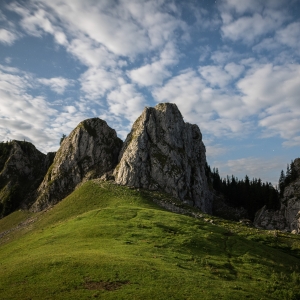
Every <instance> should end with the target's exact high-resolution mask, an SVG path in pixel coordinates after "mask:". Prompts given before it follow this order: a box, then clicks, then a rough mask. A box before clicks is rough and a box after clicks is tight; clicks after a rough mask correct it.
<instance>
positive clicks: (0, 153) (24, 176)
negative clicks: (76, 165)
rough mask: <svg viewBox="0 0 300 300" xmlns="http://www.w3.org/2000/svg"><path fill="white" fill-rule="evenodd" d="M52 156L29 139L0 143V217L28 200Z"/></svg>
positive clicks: (24, 204)
mask: <svg viewBox="0 0 300 300" xmlns="http://www.w3.org/2000/svg"><path fill="white" fill-rule="evenodd" d="M53 157H54V155H53V153H52V154H51V153H49V154H48V155H47V156H46V155H45V154H43V153H41V152H40V151H38V150H37V149H36V148H35V147H34V145H32V144H31V143H29V142H25V141H24V142H22V141H15V140H14V141H11V142H7V143H0V218H1V217H4V216H6V215H8V214H9V213H11V212H13V211H14V210H16V209H17V208H20V207H26V206H27V205H28V204H30V201H31V199H32V198H31V197H32V194H33V193H34V191H35V190H36V189H37V187H38V186H39V184H40V183H41V181H42V180H43V177H44V176H45V174H46V172H47V169H48V165H49V164H51V163H52V161H51V159H52V160H53Z"/></svg>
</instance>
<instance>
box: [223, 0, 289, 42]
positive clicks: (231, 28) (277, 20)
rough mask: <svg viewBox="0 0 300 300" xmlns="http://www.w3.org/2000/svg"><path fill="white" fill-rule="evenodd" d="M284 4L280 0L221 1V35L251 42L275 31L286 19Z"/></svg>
mask: <svg viewBox="0 0 300 300" xmlns="http://www.w3.org/2000/svg"><path fill="white" fill-rule="evenodd" d="M284 5H285V3H284V1H281V0H279V1H264V2H263V1H259V0H254V1H237V0H226V1H222V2H221V4H220V5H219V10H220V13H221V17H222V20H223V25H222V27H221V32H222V35H223V37H224V38H228V39H231V40H233V41H242V42H244V43H247V44H251V43H253V42H255V41H256V40H257V38H259V37H261V36H263V35H265V34H269V33H275V32H276V30H277V29H278V28H280V26H281V25H282V24H283V23H284V22H285V21H286V20H287V19H288V15H287V13H286V11H285V6H284ZM279 8H280V9H279Z"/></svg>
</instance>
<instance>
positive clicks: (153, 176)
mask: <svg viewBox="0 0 300 300" xmlns="http://www.w3.org/2000/svg"><path fill="white" fill-rule="evenodd" d="M205 164H206V156H205V146H204V144H203V142H202V134H201V132H200V130H199V128H198V126H197V125H192V124H189V123H185V122H184V121H183V118H182V115H181V113H180V111H179V110H178V108H177V106H176V105H175V104H170V103H164V104H158V105H157V106H155V107H154V108H151V107H146V108H145V109H144V111H143V113H142V114H141V116H140V117H139V118H138V119H137V120H136V122H135V123H134V124H133V127H132V130H131V132H130V133H129V135H128V136H127V138H126V140H125V142H124V145H123V148H122V150H121V153H120V155H119V164H118V166H117V167H116V169H115V171H114V176H115V181H116V182H117V183H118V184H121V185H129V186H134V187H140V188H145V189H149V190H163V191H165V192H167V193H170V194H171V195H173V196H175V197H177V198H178V199H180V200H181V201H183V202H184V203H186V204H188V205H192V206H196V207H198V208H200V209H202V210H203V211H204V212H207V213H211V211H212V197H213V196H212V193H211V191H210V190H209V188H208V184H207V178H206V175H205Z"/></svg>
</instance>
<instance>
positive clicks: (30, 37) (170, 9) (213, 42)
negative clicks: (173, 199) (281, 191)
mask: <svg viewBox="0 0 300 300" xmlns="http://www.w3.org/2000/svg"><path fill="white" fill-rule="evenodd" d="M160 102H170V103H176V104H177V106H178V108H179V109H180V111H181V113H182V115H183V117H184V120H185V122H189V123H193V124H197V125H198V126H199V128H200V130H201V132H202V134H203V141H204V144H205V146H206V155H207V161H208V163H209V165H210V166H211V168H213V167H215V168H218V170H219V173H220V175H221V176H223V177H225V176H226V175H230V176H231V174H233V175H234V176H236V177H238V178H240V179H243V178H244V177H245V175H246V174H247V175H248V176H249V177H250V178H253V177H256V178H261V179H262V180H263V181H264V182H265V181H268V182H272V183H273V184H274V185H275V184H276V183H277V182H278V178H279V175H280V171H281V170H282V169H283V170H286V166H287V164H288V163H290V162H291V160H293V159H295V158H297V157H300V153H299V152H300V151H299V149H300V147H299V146H300V1H299V0H243V1H241V0H217V1H211V0H194V1H192V0H185V1H176V0H174V1H171V0H170V1H169V0H150V1H146V0H118V1H117V0H51V1H48V0H28V1H26V0H22V1H13V0H12V1H9V0H1V1H0V141H7V140H13V139H16V140H26V141H30V142H32V143H33V144H34V145H35V146H36V147H37V148H38V149H39V150H40V151H42V152H43V153H47V152H50V151H57V150H58V148H59V141H60V138H61V136H62V135H63V134H66V135H68V134H69V133H70V132H71V131H72V130H73V129H74V128H75V127H76V126H77V124H78V123H79V122H81V121H83V120H84V119H87V118H93V117H99V118H101V119H103V120H105V121H106V122H107V123H108V125H109V126H110V127H112V128H114V129H115V130H116V131H117V134H118V136H119V137H120V138H121V139H123V140H124V139H125V138H126V136H127V134H128V133H129V132H130V129H131V126H132V124H133V122H134V121H135V120H136V118H137V117H138V116H139V115H140V114H141V113H142V111H143V109H144V107H145V106H155V105H156V104H157V103H160Z"/></svg>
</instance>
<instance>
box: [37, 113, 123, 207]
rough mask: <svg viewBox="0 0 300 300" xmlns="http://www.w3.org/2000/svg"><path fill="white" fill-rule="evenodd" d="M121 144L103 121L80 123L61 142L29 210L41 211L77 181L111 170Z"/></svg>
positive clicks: (68, 190)
mask: <svg viewBox="0 0 300 300" xmlns="http://www.w3.org/2000/svg"><path fill="white" fill-rule="evenodd" d="M122 143H123V142H122V141H121V140H120V139H119V138H118V137H117V135H116V131H115V130H114V129H112V128H110V127H109V126H108V125H107V124H106V122H105V121H103V120H101V119H98V118H93V119H88V120H85V121H83V122H81V123H80V124H79V125H78V126H77V127H76V128H75V129H74V130H73V131H72V132H71V133H70V135H69V136H68V137H67V138H65V139H64V140H63V141H62V143H61V147H60V148H59V150H58V152H57V153H56V155H55V158H54V162H53V164H52V165H51V166H50V168H49V170H48V172H47V174H46V176H45V177H44V179H43V182H42V183H41V185H40V186H39V188H38V190H37V196H36V197H37V200H36V202H35V203H34V205H33V206H32V208H31V209H32V210H33V211H39V210H43V209H45V208H47V207H48V206H50V205H53V204H55V203H57V202H58V201H60V200H61V199H63V198H65V197H66V196H67V195H68V194H70V193H71V192H72V191H73V190H74V189H75V187H76V186H77V185H78V184H79V183H80V182H82V181H84V180H88V179H92V178H98V177H101V176H102V175H104V174H105V173H106V172H109V171H111V170H112V169H114V168H115V166H116V165H117V162H118V155H119V152H120V150H121V147H122Z"/></svg>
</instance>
